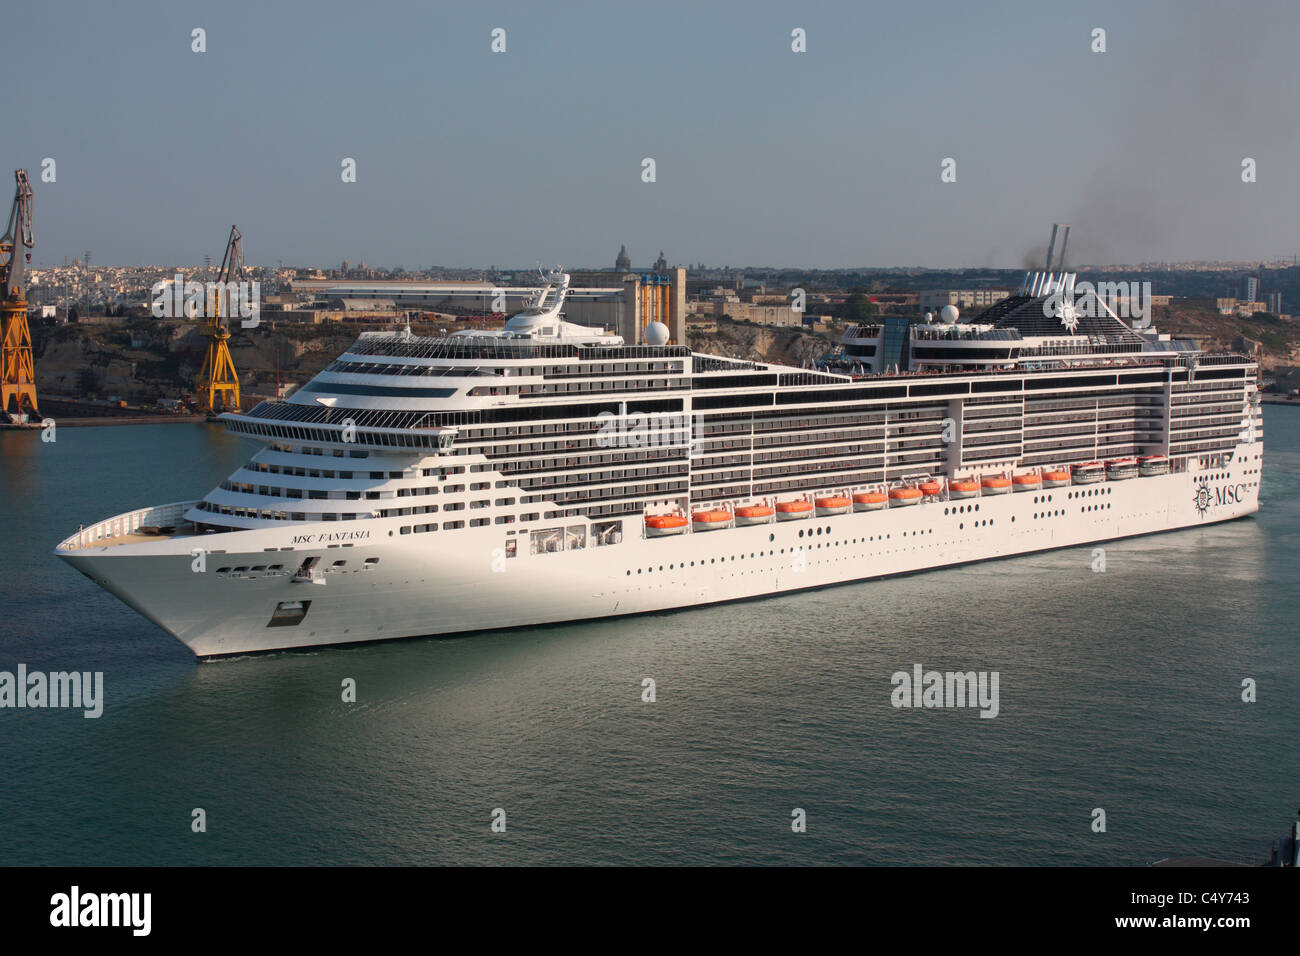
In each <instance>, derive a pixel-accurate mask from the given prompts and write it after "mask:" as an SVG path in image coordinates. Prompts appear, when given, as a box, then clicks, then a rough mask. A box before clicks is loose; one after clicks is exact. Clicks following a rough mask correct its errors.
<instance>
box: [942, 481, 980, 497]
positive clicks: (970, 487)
mask: <svg viewBox="0 0 1300 956" xmlns="http://www.w3.org/2000/svg"><path fill="white" fill-rule="evenodd" d="M979 493H980V483H979V482H978V481H976V480H974V479H973V478H959V479H958V480H956V481H950V482H948V497H949V498H974V497H975V496H976V495H978V494H979Z"/></svg>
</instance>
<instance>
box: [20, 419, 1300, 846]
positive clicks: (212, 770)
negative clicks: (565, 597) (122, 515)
mask: <svg viewBox="0 0 1300 956" xmlns="http://www.w3.org/2000/svg"><path fill="white" fill-rule="evenodd" d="M1264 415H1265V427H1266V429H1267V431H1268V434H1269V436H1270V437H1269V444H1268V448H1267V450H1266V452H1265V455H1266V457H1267V463H1266V467H1267V470H1268V471H1267V474H1268V477H1267V480H1266V481H1265V482H1264V484H1263V487H1262V489H1261V508H1262V510H1263V511H1264V513H1266V514H1268V515H1269V520H1268V521H1262V520H1259V519H1257V518H1247V519H1244V520H1240V521H1235V522H1229V523H1225V524H1219V525H1213V526H1209V527H1205V528H1198V529H1191V530H1186V531H1177V532H1171V533H1168V534H1162V535H1155V536H1151V537H1146V538H1139V539H1133V540H1130V541H1126V542H1115V543H1112V544H1110V545H1107V546H1106V554H1107V563H1106V570H1105V572H1101V573H1099V572H1096V571H1094V570H1093V569H1092V568H1093V563H1094V560H1095V557H1094V554H1093V550H1092V548H1089V547H1083V548H1074V549H1066V550H1063V551H1055V552H1050V553H1046V554H1039V555H1031V556H1027V557H1020V558H1011V559H1005V560H998V561H991V562H985V563H982V564H978V565H973V566H969V567H965V568H957V569H949V570H937V571H931V572H927V573H924V574H919V575H914V576H910V577H904V578H895V579H891V580H888V581H884V582H873V583H866V584H860V585H854V584H851V585H844V586H841V587H836V588H829V589H826V590H821V591H814V592H808V593H804V594H790V595H778V596H776V597H772V598H768V599H763V600H759V601H751V602H745V603H741V604H732V605H725V606H721V607H716V608H704V609H697V610H687V611H680V612H672V613H664V614H650V615H645V616H641V617H637V618H627V619H619V620H614V621H608V622H595V623H587V624H579V625H556V626H550V627H544V628H536V629H532V630H516V631H510V632H503V633H499V634H494V633H490V632H489V633H484V634H479V635H476V636H474V637H467V638H450V639H438V638H429V639H415V640H408V641H398V642H392V643H387V644H379V645H367V646H364V647H357V648H352V649H327V650H317V651H296V652H286V653H282V654H272V655H258V656H256V657H246V658H231V659H228V660H225V661H223V662H218V663H210V664H205V665H196V664H195V663H194V662H193V658H192V657H191V656H190V655H189V654H188V652H187V651H185V649H184V648H183V647H181V646H180V645H179V644H177V643H174V642H172V641H169V640H167V639H166V638H165V635H163V634H162V632H161V631H159V630H158V629H157V628H156V627H155V626H153V625H151V624H149V623H148V622H147V621H145V620H144V619H143V618H141V617H140V616H139V615H137V614H135V613H134V612H133V611H131V610H130V609H129V608H126V607H125V606H123V605H122V604H120V603H119V602H118V601H117V600H116V599H115V598H113V597H111V596H110V595H108V594H107V593H105V592H103V591H101V590H100V589H99V588H97V587H96V586H95V585H94V584H92V583H91V582H90V581H88V580H86V579H85V578H83V577H81V576H80V575H75V574H69V573H67V571H66V569H65V568H63V567H62V566H61V564H60V562H59V561H58V559H56V558H55V557H54V556H53V555H52V553H51V552H50V549H49V547H48V545H49V531H48V529H50V528H54V527H66V526H67V524H68V523H69V521H72V522H74V523H75V521H76V520H78V519H77V517H76V513H77V512H78V511H79V509H82V508H85V507H87V506H89V507H91V508H93V509H96V510H98V511H101V512H103V513H113V512H114V511H117V510H125V509H126V508H127V507H129V506H130V505H131V504H132V503H134V502H135V501H136V500H138V497H137V496H138V494H139V493H140V492H141V490H142V489H143V490H144V491H145V492H147V491H148V490H149V489H150V488H154V487H160V486H163V487H172V488H176V489H186V490H188V491H189V492H190V493H192V494H198V493H201V492H202V491H203V490H204V489H206V488H208V487H211V486H212V484H213V483H214V482H215V481H217V480H219V479H220V478H221V477H222V476H224V475H226V474H229V472H230V471H231V470H232V469H233V468H234V467H235V466H236V465H237V464H238V463H239V462H240V461H241V460H242V459H243V457H244V455H245V454H246V447H245V445H244V443H242V442H240V441H238V440H236V439H234V438H232V437H231V436H229V435H227V434H226V433H225V432H224V431H223V430H222V429H219V428H212V427H209V426H203V425H193V426H180V427H177V426H170V425H169V426H166V427H163V426H159V427H153V428H151V427H148V426H140V427H136V428H86V429H78V430H76V431H75V432H69V433H68V434H67V435H60V437H59V440H58V441H57V442H55V443H53V444H42V443H41V442H40V437H39V435H38V434H22V433H8V434H5V435H0V452H2V453H3V455H4V458H5V460H6V462H7V463H8V464H9V466H10V467H8V468H6V469H5V470H4V472H3V479H2V480H3V482H4V492H5V494H4V495H3V501H4V502H5V504H4V505H3V508H4V513H3V521H4V526H5V527H6V529H7V540H8V541H9V542H10V546H11V548H12V549H14V550H13V552H12V553H13V558H14V560H13V562H12V568H13V571H12V573H11V574H9V575H7V576H6V578H5V580H4V583H3V587H4V591H5V593H4V604H5V606H6V607H7V608H8V609H9V619H8V622H7V626H6V633H7V635H8V639H7V641H6V643H5V645H4V647H3V652H2V657H0V669H6V670H13V669H14V667H15V666H16V664H17V663H19V662H23V663H26V664H27V665H28V666H29V667H31V668H34V669H35V668H40V669H45V670H58V669H62V668H63V667H67V666H69V663H70V662H71V663H73V664H75V666H76V668H77V669H78V670H84V671H103V672H104V702H103V706H104V713H103V716H102V717H101V718H100V719H98V720H93V721H88V720H83V719H82V717H81V716H80V713H79V712H77V711H71V712H66V711H55V710H25V711H8V712H6V713H5V714H4V715H3V716H4V718H5V719H6V720H13V721H14V722H12V723H10V724H9V725H8V726H9V727H10V730H9V731H8V733H7V738H6V739H7V741H8V744H7V745H6V749H7V750H8V757H7V760H8V761H9V764H10V766H11V768H12V769H11V772H10V773H8V774H6V775H5V778H4V780H3V782H0V820H2V821H3V823H0V836H2V837H3V839H4V842H5V845H6V846H7V847H9V848H10V852H11V853H12V854H14V856H15V857H16V858H22V859H24V860H26V861H29V862H33V863H50V864H57V863H63V864H69V863H73V862H77V863H91V864H94V863H119V864H120V863H138V864H162V863H170V864H195V863H212V864H219V863H225V862H234V861H239V862H243V863H266V864H272V863H280V864H325V863H380V862H382V863H408V864H427V863H439V862H443V863H451V862H463V861H464V860H467V859H475V860H479V861H481V862H486V863H502V864H504V863H535V864H549V863H640V864H645V863H685V864H690V863H700V862H704V861H710V862H713V861H719V860H721V861H725V862H735V863H786V864H798V863H814V862H817V863H899V862H907V863H912V864H926V863H930V864H947V863H951V862H952V847H953V846H956V845H960V846H961V847H962V853H963V855H964V856H967V857H969V858H970V859H972V860H976V859H978V860H979V861H980V862H982V863H988V864H995V865H997V864H1030V865H1034V864H1042V863H1052V864H1057V865H1146V864H1150V863H1153V862H1155V861H1157V860H1161V859H1165V858H1168V857H1181V856H1190V855H1205V856H1213V857H1215V858H1217V859H1220V860H1224V859H1226V860H1234V861H1238V862H1242V863H1248V864H1259V863H1263V862H1264V861H1265V859H1266V858H1267V856H1268V852H1269V841H1270V840H1271V839H1272V837H1273V836H1274V835H1275V834H1276V832H1277V831H1279V829H1280V828H1281V824H1280V823H1279V821H1282V822H1284V821H1285V820H1286V819H1287V818H1288V816H1290V814H1291V813H1292V811H1293V810H1294V807H1292V803H1293V802H1294V800H1293V796H1294V790H1293V787H1292V781H1291V776H1292V774H1291V768H1292V767H1293V766H1294V764H1295V758H1296V756H1297V754H1296V744H1295V738H1294V733H1293V728H1294V720H1293V717H1292V715H1291V702H1290V700H1289V697H1288V695H1287V693H1286V691H1285V688H1286V687H1287V686H1289V681H1290V679H1291V673H1292V662H1293V660H1294V641H1295V631H1294V625H1293V622H1294V620H1295V617H1296V614H1297V613H1298V612H1300V608H1298V607H1297V604H1296V602H1297V600H1300V596H1298V595H1297V591H1296V588H1295V584H1294V581H1295V578H1294V568H1295V566H1296V564H1297V561H1300V545H1298V544H1297V542H1300V508H1298V507H1297V504H1296V501H1295V496H1294V495H1293V494H1291V491H1290V489H1291V488H1294V487H1295V485H1296V483H1297V482H1300V417H1297V416H1295V415H1294V413H1293V411H1292V410H1291V409H1286V408H1275V407H1272V406H1270V407H1267V408H1266V409H1265V411H1264ZM74 463H76V464H74ZM85 473H92V474H94V475H96V477H97V480H96V481H95V482H94V483H93V485H92V486H91V487H92V491H91V492H90V493H89V494H90V497H88V498H87V497H84V495H86V492H85V491H84V490H81V491H78V492H77V494H78V495H82V496H83V497H82V498H81V499H80V500H77V497H76V496H75V495H74V490H75V489H84V487H85V484H84V478H83V475H84V474H85ZM19 501H22V502H24V503H23V505H22V506H21V507H19V506H17V505H16V503H17V502H19ZM1193 594H1194V595H1196V600H1195V601H1192V600H1190V599H1189V595H1193ZM916 662H924V664H925V666H926V667H932V666H933V667H937V668H939V669H940V670H951V669H953V668H954V667H957V668H960V669H962V670H966V669H971V670H977V671H999V672H1000V673H1001V683H1000V712H999V715H998V717H997V718H996V719H995V720H986V719H979V717H978V711H971V710H967V711H963V710H947V711H941V712H934V711H932V710H926V709H921V708H914V709H902V710H899V709H895V708H894V707H893V706H892V705H891V703H890V693H891V691H892V690H893V688H892V686H891V684H890V676H891V675H892V674H893V673H894V672H896V671H900V670H904V671H910V670H911V668H912V666H913V664H914V663H916ZM647 677H649V678H652V679H653V680H654V681H655V682H656V685H657V689H658V692H657V700H656V701H655V702H654V703H646V702H644V701H643V700H642V694H643V693H644V690H643V688H642V681H643V680H644V679H645V678H647ZM345 678H351V679H353V680H355V681H356V686H357V693H358V698H357V703H356V704H355V705H349V704H345V703H342V702H341V700H340V692H339V688H340V682H341V681H342V680H344V679H345ZM1247 678H1250V679H1252V680H1254V681H1257V682H1258V686H1259V688H1260V692H1259V697H1258V700H1257V701H1256V702H1255V703H1250V704H1247V703H1244V702H1243V701H1242V699H1241V693H1242V681H1243V680H1244V679H1247ZM87 728H91V730H90V731H89V732H88V731H87ZM286 737H288V738H291V739H292V740H293V744H292V746H291V747H287V746H285V745H284V743H283V741H284V740H285V739H286ZM363 754H364V756H362V755H363ZM506 755H508V756H506ZM503 756H505V757H506V759H502V758H503ZM214 774H217V775H219V779H220V781H221V783H220V788H219V789H213V787H212V786H211V782H212V780H213V779H214V777H213V775H214ZM41 791H49V792H54V791H57V792H59V793H62V794H65V795H66V797H65V798H63V799H61V800H60V801H57V802H50V801H32V800H28V799H26V797H25V796H24V794H26V793H30V792H41ZM198 805H202V806H205V808H206V809H207V810H208V811H209V814H210V815H211V818H212V819H221V820H223V821H225V822H224V823H223V824H222V826H223V831H224V835H223V836H222V838H221V840H220V841H211V840H210V841H206V842H205V841H203V840H201V839H196V838H194V834H192V833H191V832H190V830H189V825H188V824H189V817H188V812H189V811H188V809H186V808H188V807H191V806H198ZM497 806H504V807H505V808H506V809H507V810H508V811H509V813H510V821H511V822H510V826H511V831H510V832H511V836H510V838H509V840H508V841H506V842H496V843H494V842H492V841H491V840H488V839H485V837H484V836H482V834H484V833H486V832H487V821H488V811H490V810H491V808H493V807H497ZM796 806H798V807H803V808H804V809H806V810H807V812H808V818H809V821H810V827H809V833H808V834H807V835H806V838H798V837H793V836H792V835H791V833H790V828H789V814H790V808H791V807H796ZM1099 806H1100V807H1104V808H1106V809H1107V811H1108V815H1109V827H1108V831H1107V832H1106V833H1092V832H1090V831H1089V828H1088V821H1089V814H1090V813H1091V812H1092V810H1093V809H1094V808H1096V807H1099ZM363 820H364V821H365V823H364V825H362V824H361V821H363ZM1048 846H1050V847H1051V848H1052V849H1051V850H1050V851H1049V852H1046V854H1045V851H1044V847H1048Z"/></svg>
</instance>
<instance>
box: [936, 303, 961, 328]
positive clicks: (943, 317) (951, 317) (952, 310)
mask: <svg viewBox="0 0 1300 956" xmlns="http://www.w3.org/2000/svg"><path fill="white" fill-rule="evenodd" d="M959 315H961V313H960V312H958V311H957V307H956V306H955V305H945V306H944V307H943V308H942V309H940V310H939V321H941V322H947V323H948V324H949V325H951V324H952V323H954V322H956V321H957V316H959Z"/></svg>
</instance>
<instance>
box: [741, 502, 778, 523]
mask: <svg viewBox="0 0 1300 956" xmlns="http://www.w3.org/2000/svg"><path fill="white" fill-rule="evenodd" d="M774 514H776V510H775V509H774V508H772V506H771V505H741V506H740V507H739V508H737V509H736V524H738V525H751V524H767V523H768V522H769V521H771V520H772V515H774Z"/></svg>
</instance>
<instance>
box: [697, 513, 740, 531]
mask: <svg viewBox="0 0 1300 956" xmlns="http://www.w3.org/2000/svg"><path fill="white" fill-rule="evenodd" d="M691 520H692V521H693V522H694V523H695V530H696V531H715V530H717V529H718V528H726V527H728V526H729V525H730V524H731V522H732V520H733V519H732V514H731V512H730V511H722V510H716V511H697V512H695V513H694V514H693V515H691Z"/></svg>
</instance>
